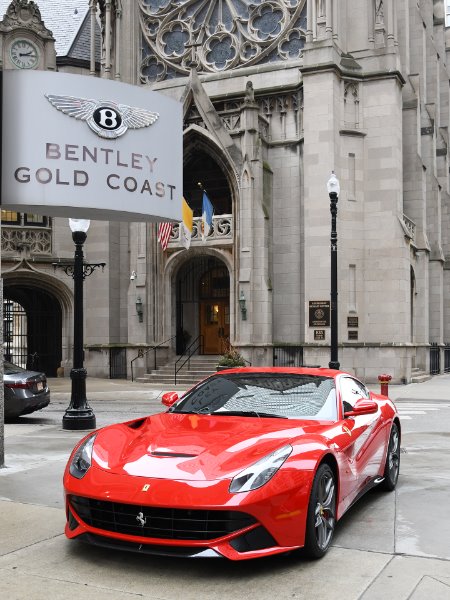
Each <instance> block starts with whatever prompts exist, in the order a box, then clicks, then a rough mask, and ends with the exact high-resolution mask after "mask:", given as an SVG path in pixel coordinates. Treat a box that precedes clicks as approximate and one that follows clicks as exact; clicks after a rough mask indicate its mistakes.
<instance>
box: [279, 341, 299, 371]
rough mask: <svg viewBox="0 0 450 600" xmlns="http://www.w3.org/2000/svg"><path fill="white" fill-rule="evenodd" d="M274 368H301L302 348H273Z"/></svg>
mask: <svg viewBox="0 0 450 600" xmlns="http://www.w3.org/2000/svg"><path fill="white" fill-rule="evenodd" d="M273 366H274V367H302V366H303V348H302V347H301V346H274V349H273Z"/></svg>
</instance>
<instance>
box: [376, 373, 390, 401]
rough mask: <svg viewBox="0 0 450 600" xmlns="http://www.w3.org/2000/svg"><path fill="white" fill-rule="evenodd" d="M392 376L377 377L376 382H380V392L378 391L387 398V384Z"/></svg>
mask: <svg viewBox="0 0 450 600" xmlns="http://www.w3.org/2000/svg"><path fill="white" fill-rule="evenodd" d="M391 379H392V376H391V375H385V374H384V375H378V381H379V382H380V386H381V390H380V394H381V395H382V396H388V395H389V382H390V381H391Z"/></svg>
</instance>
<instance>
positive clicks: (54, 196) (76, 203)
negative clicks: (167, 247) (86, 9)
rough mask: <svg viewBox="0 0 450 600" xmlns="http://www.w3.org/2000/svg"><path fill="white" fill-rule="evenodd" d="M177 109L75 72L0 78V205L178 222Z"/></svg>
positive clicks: (143, 92) (155, 96)
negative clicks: (0, 88)
mask: <svg viewBox="0 0 450 600" xmlns="http://www.w3.org/2000/svg"><path fill="white" fill-rule="evenodd" d="M182 131H183V129H182V106H181V104H180V103H179V102H176V101H175V100H173V99H171V98H167V97H166V96H163V95H162V94H159V93H156V92H152V91H150V90H148V89H145V88H142V87H137V86H131V85H128V84H125V83H120V82H116V81H108V80H105V79H99V78H95V77H88V76H82V75H69V74H65V73H47V72H45V71H15V70H11V71H9V70H8V71H4V72H3V140H2V208H3V209H9V210H17V211H21V212H32V213H40V214H44V215H48V216H59V217H73V218H87V219H106V220H127V221H140V220H145V221H161V220H167V219H170V220H176V221H181V219H182V215H181V203H182V195H183V190H182V164H183V142H182Z"/></svg>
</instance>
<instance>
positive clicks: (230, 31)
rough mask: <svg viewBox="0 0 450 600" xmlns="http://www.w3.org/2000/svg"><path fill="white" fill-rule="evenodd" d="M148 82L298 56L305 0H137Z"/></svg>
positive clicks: (302, 39) (143, 66) (143, 74)
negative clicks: (191, 70)
mask: <svg viewBox="0 0 450 600" xmlns="http://www.w3.org/2000/svg"><path fill="white" fill-rule="evenodd" d="M138 1H139V6H140V16H141V29H142V36H143V54H142V61H141V65H140V77H141V81H142V82H143V83H149V82H154V81H161V80H163V79H168V78H172V77H177V76H180V75H187V74H188V73H189V69H190V67H191V66H192V65H193V64H195V65H196V67H197V68H198V69H199V70H200V71H203V72H220V71H226V70H227V69H231V68H234V67H237V66H248V65H254V64H257V63H264V62H271V61H286V60H292V59H296V58H299V57H300V56H301V53H302V49H303V46H304V43H305V38H306V1H305V0H300V1H299V0H172V1H171V0H138Z"/></svg>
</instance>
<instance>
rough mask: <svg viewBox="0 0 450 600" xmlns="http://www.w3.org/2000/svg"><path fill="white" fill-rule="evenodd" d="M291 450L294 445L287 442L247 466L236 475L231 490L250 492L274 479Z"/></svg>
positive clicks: (233, 491) (234, 491)
mask: <svg viewBox="0 0 450 600" xmlns="http://www.w3.org/2000/svg"><path fill="white" fill-rule="evenodd" d="M291 452H292V446H291V445H290V444H287V445H286V446H283V447H282V448H279V449H278V450H275V452H272V453H271V454H268V455H267V456H265V457H264V458H262V459H261V460H258V462H256V463H255V464H254V465H252V466H251V467H247V469H244V471H241V472H240V473H239V474H238V475H236V477H234V479H233V481H232V482H231V483H230V492H231V493H232V494H236V493H237V492H250V491H251V490H256V489H258V488H260V487H262V486H263V485H265V484H266V483H267V482H268V481H269V480H270V479H272V477H273V476H274V475H275V473H276V472H277V471H278V469H279V468H280V467H281V465H282V464H283V463H284V461H285V460H286V459H287V457H288V456H289V455H290V453H291Z"/></svg>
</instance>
